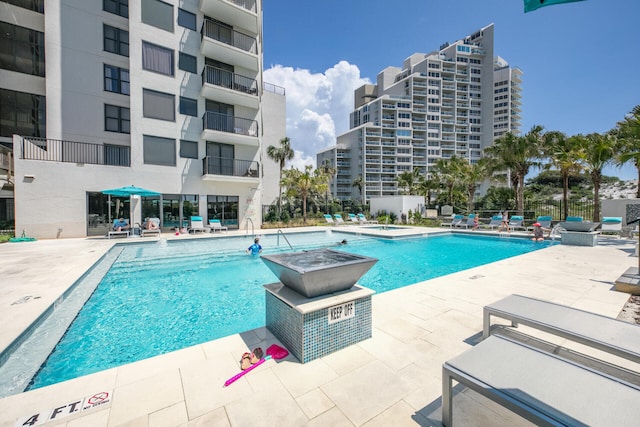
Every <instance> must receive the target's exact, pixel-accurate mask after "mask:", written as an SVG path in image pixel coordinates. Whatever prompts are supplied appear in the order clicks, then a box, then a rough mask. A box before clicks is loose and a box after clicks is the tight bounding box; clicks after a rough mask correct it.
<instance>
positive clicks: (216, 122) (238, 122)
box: [202, 111, 258, 136]
mask: <svg viewBox="0 0 640 427" xmlns="http://www.w3.org/2000/svg"><path fill="white" fill-rule="evenodd" d="M202 128H203V129H208V130H216V131H219V132H228V133H236V134H239V135H248V136H258V122H256V121H255V120H249V119H243V118H241V117H234V116H228V115H226V114H220V113H214V112H212V111H207V112H205V113H204V115H203V116H202Z"/></svg>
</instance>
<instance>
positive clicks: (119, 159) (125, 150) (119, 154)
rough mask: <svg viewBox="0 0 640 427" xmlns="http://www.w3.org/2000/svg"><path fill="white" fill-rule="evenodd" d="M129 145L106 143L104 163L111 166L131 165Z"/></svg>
mask: <svg viewBox="0 0 640 427" xmlns="http://www.w3.org/2000/svg"><path fill="white" fill-rule="evenodd" d="M130 152H131V150H129V147H127V146H124V145H114V144H104V164H105V165H110V166H130V159H129V153H130Z"/></svg>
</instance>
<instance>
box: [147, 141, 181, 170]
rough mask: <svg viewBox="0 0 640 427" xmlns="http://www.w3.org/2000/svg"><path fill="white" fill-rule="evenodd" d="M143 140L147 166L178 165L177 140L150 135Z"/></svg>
mask: <svg viewBox="0 0 640 427" xmlns="http://www.w3.org/2000/svg"><path fill="white" fill-rule="evenodd" d="M143 138H144V139H143V150H144V154H143V158H144V164H145V165H159V166H175V165H176V140H175V139H171V138H161V137H159V136H150V135H143Z"/></svg>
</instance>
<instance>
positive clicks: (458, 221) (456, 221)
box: [440, 215, 464, 228]
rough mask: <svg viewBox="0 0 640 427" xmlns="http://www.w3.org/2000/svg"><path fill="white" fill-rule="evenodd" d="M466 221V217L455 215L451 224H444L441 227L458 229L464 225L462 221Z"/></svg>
mask: <svg viewBox="0 0 640 427" xmlns="http://www.w3.org/2000/svg"><path fill="white" fill-rule="evenodd" d="M463 219H464V215H454V216H453V218H452V219H451V222H443V223H442V224H440V226H441V227H450V228H453V227H457V226H458V225H459V224H461V223H462V220H463Z"/></svg>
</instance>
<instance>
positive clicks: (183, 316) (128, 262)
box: [29, 232, 548, 389]
mask: <svg viewBox="0 0 640 427" xmlns="http://www.w3.org/2000/svg"><path fill="white" fill-rule="evenodd" d="M342 239H347V241H348V243H347V244H346V245H342V246H340V247H336V248H335V249H337V250H344V251H346V252H352V253H357V254H362V255H367V256H371V257H375V258H378V259H379V262H378V263H377V264H376V265H375V266H374V267H373V268H372V269H371V270H370V271H369V272H368V273H367V274H365V275H364V276H363V277H362V278H361V280H360V281H359V283H360V284H361V285H363V286H367V287H369V288H371V289H373V290H375V291H376V292H378V293H380V292H385V291H388V290H392V289H396V288H399V287H402V286H407V285H410V284H413V283H417V282H420V281H424V280H428V279H431V278H434V277H438V276H442V275H445V274H449V273H452V272H456V271H460V270H463V269H467V268H471V267H475V266H478V265H482V264H486V263H489V262H493V261H497V260H500V259H504V258H508V257H511V256H515V255H520V254H523V253H527V252H531V251H534V250H537V249H541V248H543V247H547V246H548V244H547V243H534V242H531V241H529V240H524V239H498V238H491V237H481V236H463V235H449V234H447V235H442V236H431V237H428V238H403V239H381V238H374V237H369V236H364V235H353V234H348V233H341V232H317V233H299V234H298V233H296V234H287V237H286V240H285V238H284V237H282V236H279V235H271V236H265V237H263V239H262V241H261V244H262V245H263V247H264V248H265V249H264V253H278V252H286V251H291V250H292V249H291V247H290V246H289V244H290V245H291V246H293V248H294V249H295V250H301V249H312V248H319V247H327V246H332V245H334V244H335V243H336V242H339V241H341V240H342ZM250 243H251V239H250V238H239V237H232V238H225V239H220V238H218V239H197V240H190V241H171V242H166V241H162V240H161V241H159V242H158V243H157V244H156V243H141V244H133V245H126V246H118V247H116V248H114V251H116V253H115V255H114V254H111V255H112V257H114V258H115V261H109V263H110V268H109V270H108V272H107V273H106V275H105V276H104V278H102V280H101V281H100V284H99V286H98V287H97V289H96V290H95V292H94V293H93V295H92V296H91V298H89V300H88V301H87V302H86V304H85V305H84V307H83V309H82V310H81V311H80V313H78V315H77V317H76V318H75V320H74V321H73V324H72V325H71V326H70V327H69V328H68V329H67V330H66V332H65V334H64V337H63V338H62V339H61V340H60V342H59V343H58V344H57V345H56V347H55V349H54V351H53V352H52V353H51V355H49V357H48V359H47V361H46V363H45V364H44V365H43V366H42V368H41V369H40V371H39V372H38V374H37V375H36V376H35V378H34V379H33V381H32V383H31V384H30V385H29V389H33V388H38V387H42V386H45V385H49V384H53V383H56V382H60V381H63V380H66V379H71V378H75V377H78V376H81V375H86V374H90V373H93V372H97V371H100V370H103V369H107V368H111V367H115V366H119V365H122V364H125V363H130V362H133V361H136V360H141V359H144V358H148V357H152V356H156V355H159V354H163V353H167V352H170V351H175V350H177V349H181V348H184V347H187V346H190V345H195V344H199V343H202V342H206V341H210V340H213V339H216V338H220V337H223V336H226V335H230V334H234V333H238V332H242V331H246V330H250V329H253V328H257V327H261V326H264V323H265V308H264V304H265V302H264V289H263V287H262V285H264V284H267V283H272V282H274V281H276V278H275V276H274V275H273V273H272V272H271V271H270V270H269V269H268V268H267V267H266V266H265V265H264V263H263V262H262V261H261V260H260V259H259V257H251V256H248V255H245V254H244V249H245V248H246V247H248V246H249V244H250ZM111 262H112V265H111Z"/></svg>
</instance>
